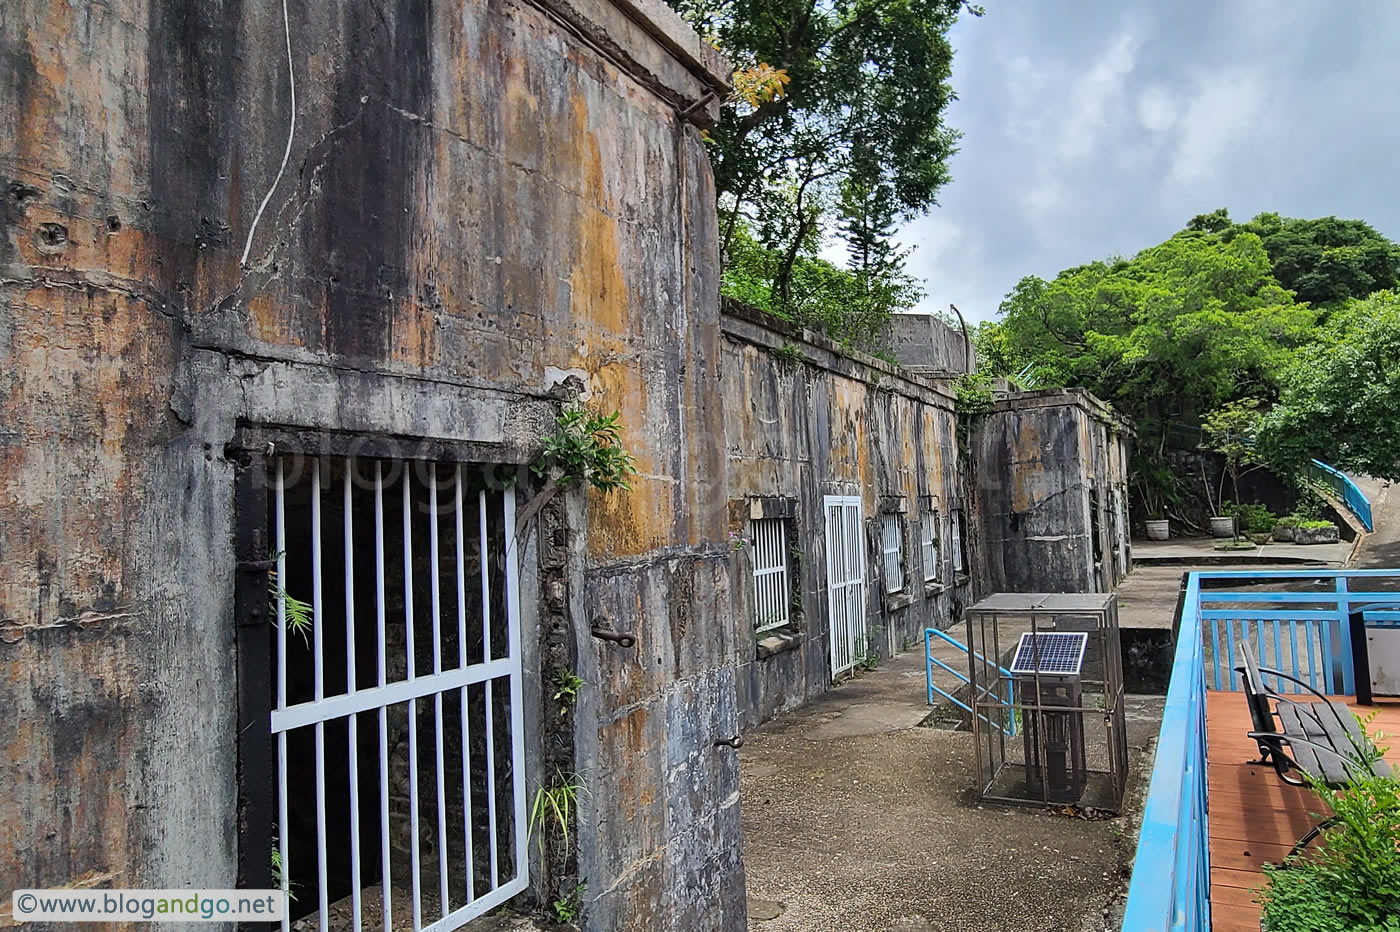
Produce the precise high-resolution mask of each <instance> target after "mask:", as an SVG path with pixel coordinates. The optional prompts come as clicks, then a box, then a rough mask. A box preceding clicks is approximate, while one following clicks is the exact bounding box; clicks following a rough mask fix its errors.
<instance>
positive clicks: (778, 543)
mask: <svg viewBox="0 0 1400 932" xmlns="http://www.w3.org/2000/svg"><path fill="white" fill-rule="evenodd" d="M749 532H750V536H751V537H752V538H753V605H754V631H755V632H762V631H771V630H773V629H775V628H781V627H783V626H784V625H786V624H787V623H788V621H789V612H790V606H791V603H792V588H791V586H790V585H789V584H788V548H787V519H785V518H755V519H753V520H752V521H750V522H749Z"/></svg>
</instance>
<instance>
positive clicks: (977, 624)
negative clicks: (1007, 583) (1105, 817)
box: [967, 592, 1128, 812]
mask: <svg viewBox="0 0 1400 932" xmlns="http://www.w3.org/2000/svg"><path fill="white" fill-rule="evenodd" d="M967 644H968V648H969V650H968V666H969V671H968V674H969V678H970V680H971V682H970V683H969V695H970V696H971V697H972V708H973V713H972V714H971V715H970V716H969V718H970V720H971V724H972V730H973V732H974V734H975V735H976V739H977V742H976V743H977V787H976V790H977V797H978V799H979V800H984V801H990V802H999V803H1016V804H1021V805H1038V806H1046V807H1056V808H1058V807H1064V806H1079V807H1082V808H1092V809H1101V810H1107V811H1111V812H1117V811H1119V809H1120V808H1121V806H1122V802H1123V792H1124V788H1125V787H1126V786H1127V782H1128V739H1127V730H1126V722H1125V713H1124V706H1123V661H1122V655H1121V653H1120V651H1119V640H1118V600H1117V597H1116V596H1115V595H1113V594H1112V593H1030V592H1002V593H997V594H995V595H992V596H990V597H988V598H986V599H983V600H982V601H980V602H978V603H976V604H975V605H973V606H972V607H971V608H969V609H968V610H967Z"/></svg>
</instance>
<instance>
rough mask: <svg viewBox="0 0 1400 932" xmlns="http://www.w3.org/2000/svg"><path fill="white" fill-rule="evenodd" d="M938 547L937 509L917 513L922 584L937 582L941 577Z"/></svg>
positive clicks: (927, 509)
mask: <svg viewBox="0 0 1400 932" xmlns="http://www.w3.org/2000/svg"><path fill="white" fill-rule="evenodd" d="M938 551H939V546H938V509H937V508H925V509H924V510H923V511H921V512H920V513H919V553H920V555H921V556H922V558H923V570H924V582H926V583H931V582H937V581H938V579H939V576H940V575H941V573H940V570H941V567H940V566H939V564H940V562H941V561H940V560H939V556H940V555H939V552H938Z"/></svg>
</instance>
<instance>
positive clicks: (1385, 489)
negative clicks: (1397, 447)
mask: <svg viewBox="0 0 1400 932" xmlns="http://www.w3.org/2000/svg"><path fill="white" fill-rule="evenodd" d="M1370 482H1371V483H1375V484H1374V485H1368V486H1365V487H1363V488H1362V491H1364V492H1365V493H1366V494H1367V497H1369V498H1370V499H1371V520H1372V523H1373V524H1374V525H1375V528H1376V529H1375V532H1374V533H1372V534H1367V535H1366V536H1365V537H1363V538H1362V539H1361V543H1360V544H1359V545H1358V546H1357V548H1356V556H1355V557H1354V558H1353V560H1352V566H1354V567H1356V568H1357V569H1359V570H1383V569H1394V568H1400V490H1397V489H1396V487H1395V486H1394V485H1393V484H1390V483H1385V484H1381V483H1376V480H1370ZM1357 484H1358V485H1360V480H1358V481H1357ZM1382 591H1388V590H1382Z"/></svg>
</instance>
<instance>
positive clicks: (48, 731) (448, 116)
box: [0, 0, 747, 932]
mask: <svg viewBox="0 0 1400 932" xmlns="http://www.w3.org/2000/svg"><path fill="white" fill-rule="evenodd" d="M291 10H292V18H291V22H290V23H289V24H288V26H286V27H284V23H283V19H282V15H281V5H280V4H277V3H273V2H266V3H264V2H251V0H221V2H211V3H206V4H191V3H186V2H183V0H122V2H117V3H95V2H82V0H18V3H17V5H16V4H11V5H10V8H9V9H7V11H6V15H5V16H4V17H3V18H0V51H3V54H0V87H2V88H4V93H3V94H0V173H3V180H4V185H5V191H4V204H3V207H0V393H3V396H4V398H5V410H6V418H5V422H4V425H3V427H0V528H3V533H2V534H0V548H3V553H0V703H3V705H4V706H5V708H6V709H7V711H8V713H9V714H7V715H6V716H5V717H4V719H3V722H0V749H3V763H0V785H3V786H4V787H5V788H6V790H7V799H6V803H7V804H6V807H5V813H4V814H3V815H0V851H3V852H4V854H0V888H3V889H4V890H6V891H8V890H9V889H11V888H13V887H15V886H48V885H57V884H65V883H71V882H83V881H87V882H96V881H97V880H99V879H102V880H105V881H106V882H109V883H110V884H111V885H114V886H143V885H144V886H171V887H175V886H186V885H189V886H231V885H232V883H233V880H234V869H235V868H234V865H235V858H236V845H237V839H236V828H235V824H234V822H235V820H234V814H235V811H236V800H235V794H236V773H235V767H236V745H235V740H236V737H235V715H236V711H235V710H236V702H235V701H234V697H235V696H236V692H237V684H236V676H235V666H234V656H233V617H232V616H233V605H234V596H233V593H234V552H233V532H234V528H233V522H234V510H233V480H234V464H233V462H232V454H231V452H230V451H227V450H226V445H227V444H229V443H230V442H231V440H232V438H233V437H234V434H235V429H236V427H238V426H239V425H250V426H272V427H284V428H305V429H309V430H311V431H313V432H337V433H341V434H348V435H354V436H363V435H374V436H378V437H381V438H393V439H396V440H399V441H401V442H402V443H403V444H404V445H405V447H411V446H412V445H413V444H414V443H416V442H418V441H419V440H421V439H427V440H431V441H433V442H435V443H437V444H439V446H440V448H450V449H451V450H453V451H454V452H455V453H457V454H459V455H462V456H469V457H471V458H474V459H477V460H479V461H485V462H502V463H523V462H526V461H528V460H529V459H530V457H531V456H533V453H534V449H535V446H536V444H537V442H538V438H539V436H540V434H541V432H542V431H545V430H547V429H549V428H550V426H551V424H552V417H553V413H554V411H555V410H557V403H558V400H557V397H556V395H555V389H556V388H557V387H558V384H559V383H560V382H561V381H563V380H564V379H565V378H567V377H569V376H576V377H577V379H578V382H579V384H581V385H582V387H583V388H584V390H585V391H586V392H588V393H590V395H589V397H590V398H591V403H592V404H593V405H595V406H597V407H601V408H603V409H605V410H612V409H614V408H617V409H621V410H622V411H623V412H624V420H625V432H624V433H625V442H626V443H627V445H628V446H629V447H630V448H631V449H632V450H633V451H634V452H635V453H636V455H637V457H638V461H639V466H640V469H641V474H640V475H639V476H638V477H637V478H636V480H635V482H634V490H633V492H632V493H631V494H627V495H617V496H613V497H610V498H607V499H603V498H597V497H594V498H592V499H591V500H589V501H588V504H587V510H586V512H585V511H584V510H583V509H582V507H581V505H579V504H578V503H575V505H576V507H572V510H571V512H570V523H569V526H568V527H567V529H566V536H567V547H568V553H569V564H568V570H567V573H565V574H564V578H566V579H567V580H568V583H567V585H568V591H567V593H565V594H564V595H563V596H562V597H560V596H559V595H558V593H554V594H553V595H552V596H551V598H549V599H546V600H545V601H546V602H547V603H548V604H546V605H543V606H539V607H537V606H536V605H535V602H536V601H538V600H537V599H536V598H535V595H536V594H534V593H528V592H527V593H524V594H523V597H524V598H525V599H526V600H527V602H528V603H529V604H528V605H527V606H526V610H525V611H524V616H525V617H526V618H527V619H535V618H537V617H538V618H539V623H540V624H541V625H557V624H563V625H564V626H565V628H566V630H568V631H570V632H571V636H572V637H573V638H574V639H575V651H576V654H577V657H578V664H579V671H578V672H579V674H580V675H581V676H582V677H583V678H584V679H585V681H586V682H587V683H588V684H589V687H590V688H589V689H586V690H585V693H584V698H583V700H582V701H581V702H580V704H579V706H578V711H577V715H576V724H575V729H576V734H575V744H576V748H577V753H578V769H579V772H580V773H583V774H585V776H586V778H587V782H588V784H589V790H590V792H589V794H588V796H587V797H586V799H587V803H588V807H589V810H590V811H589V812H588V813H586V818H585V820H584V822H583V824H582V825H581V826H580V836H579V837H580V852H581V853H580V865H579V866H580V873H581V876H582V877H583V879H584V881H585V883H586V885H587V886H586V903H587V906H586V917H587V925H588V927H589V928H590V929H598V930H609V932H612V930H621V929H639V930H640V929H647V930H651V929H687V930H690V929H732V928H738V927H742V925H743V922H744V920H743V914H744V898H743V871H742V862H741V859H740V855H739V813H738V802H737V768H736V764H735V761H734V757H733V755H732V753H729V752H724V751H716V750H715V749H713V748H712V746H711V742H712V739H713V738H714V737H715V734H716V733H718V732H723V733H732V732H733V731H734V730H735V728H736V717H737V712H736V708H735V701H734V689H735V681H736V677H737V675H738V671H739V669H740V657H741V651H740V647H739V645H740V639H739V637H738V635H737V632H735V631H733V630H731V627H732V626H733V625H734V623H735V622H734V617H733V614H732V611H731V610H730V604H731V601H732V594H731V585H730V572H731V567H730V563H731V555H730V553H729V551H728V549H727V548H726V547H725V546H724V544H723V543H722V540H723V538H724V535H725V532H726V530H727V519H726V515H725V512H724V510H723V509H715V508H712V507H707V506H708V505H709V503H710V502H713V501H724V500H726V499H727V493H726V490H725V463H724V457H723V451H722V450H721V449H720V448H719V445H718V444H717V443H715V441H714V438H716V437H718V436H721V435H722V431H723V422H722V418H721V408H720V407H719V404H718V390H717V386H716V378H717V366H718V360H719V357H720V352H721V339H720V329H719V320H718V311H717V307H718V298H717V279H716V273H717V268H718V263H717V255H716V245H715V219H714V209H713V197H714V195H713V189H712V185H711V180H710V172H709V167H708V163H707V159H706V156H705V153H704V147H703V144H702V143H701V141H700V139H699V136H698V131H697V130H696V128H695V127H693V126H690V125H688V124H687V122H686V119H685V118H683V117H682V116H681V111H682V110H687V111H689V112H690V118H691V119H697V118H698V119H704V118H705V117H706V116H707V115H708V116H711V117H712V116H713V114H714V112H715V104H714V102H713V98H711V99H710V101H709V102H708V103H706V102H705V100H706V95H707V94H709V93H710V92H711V91H714V90H721V91H722V82H723V80H724V77H723V76H724V75H725V73H726V71H725V68H724V66H723V63H722V62H720V61H719V60H718V58H717V56H714V55H713V54H712V53H711V52H709V51H708V50H707V47H705V46H704V45H703V44H702V43H700V42H699V40H698V39H697V38H696V37H695V36H694V35H693V34H691V33H689V31H688V30H686V29H685V28H684V27H683V26H682V25H681V24H680V22H679V20H678V19H676V18H675V17H674V16H673V15H672V14H671V13H670V12H669V11H668V10H667V9H666V8H665V7H664V6H663V5H661V4H660V3H659V2H654V0H615V2H607V0H576V2H571V3H570V2H563V0H560V2H555V0H540V2H538V3H524V2H518V0H491V2H489V3H468V4H459V3H453V4H431V3H407V2H394V3H388V4H365V3H362V2H353V0H332V2H327V3H322V4H312V5H298V4H293V5H292V7H291ZM284 29H285V30H286V31H289V32H290V40H291V45H292V58H293V63H294V70H295V76H296V126H295V134H294V136H293V137H292V143H291V150H290V157H289V159H288V162H287V170H286V172H285V174H284V175H283V176H282V177H281V179H280V181H277V183H276V184H275V186H274V180H275V179H276V178H277V175H278V167H279V164H280V163H281V161H282V153H283V150H284V146H285V145H286V141H287V136H288V130H289V124H290V119H289V117H290V110H291V94H290V87H289V84H288V80H287V67H288V63H287V49H286V43H287V37H286V32H284ZM269 189H271V190H272V195H271V198H270V200H269V201H268V202H267V208H266V212H265V213H264V214H263V216H262V219H261V222H260V224H258V225H257V227H256V231H255V232H254V229H253V224H254V217H255V215H256V213H257V211H258V208H259V204H260V202H261V201H262V199H263V197H264V195H265V193H266V192H268V191H269ZM250 234H251V236H250ZM245 248H246V249H247V251H248V259H247V263H246V264H243V263H241V262H240V258H241V257H242V255H243V253H244V251H245ZM585 535H586V536H585ZM529 552H530V553H533V551H529ZM526 578H530V579H533V578H535V577H534V576H533V570H529V569H528V568H527V573H526ZM600 618H606V619H608V620H609V621H610V622H611V623H613V624H616V625H617V626H619V627H621V628H630V629H634V630H636V631H637V632H638V635H639V638H640V643H639V645H638V647H637V649H636V650H634V651H631V652H622V651H618V650H617V649H615V648H610V647H608V646H607V645H603V644H602V643H601V642H598V641H595V640H594V639H592V638H591V637H589V635H588V626H589V624H590V622H591V621H593V620H596V619H600ZM702 620H703V625H702V624H701V622H702ZM527 640H531V641H533V640H536V639H535V638H534V636H533V635H532V636H531V637H529V638H527ZM745 647H746V648H747V644H746V643H745ZM537 673H538V671H537V670H530V671H529V681H528V687H529V689H528V691H527V692H528V694H529V695H530V696H531V697H532V700H531V701H532V702H533V703H535V704H536V705H537V704H538V701H539V700H538V693H539V683H538V681H537ZM535 776H536V775H533V774H532V775H531V778H532V781H533V779H534V777H535ZM533 785H535V784H534V783H533V782H532V783H531V786H532V787H533ZM683 788H684V789H683Z"/></svg>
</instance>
